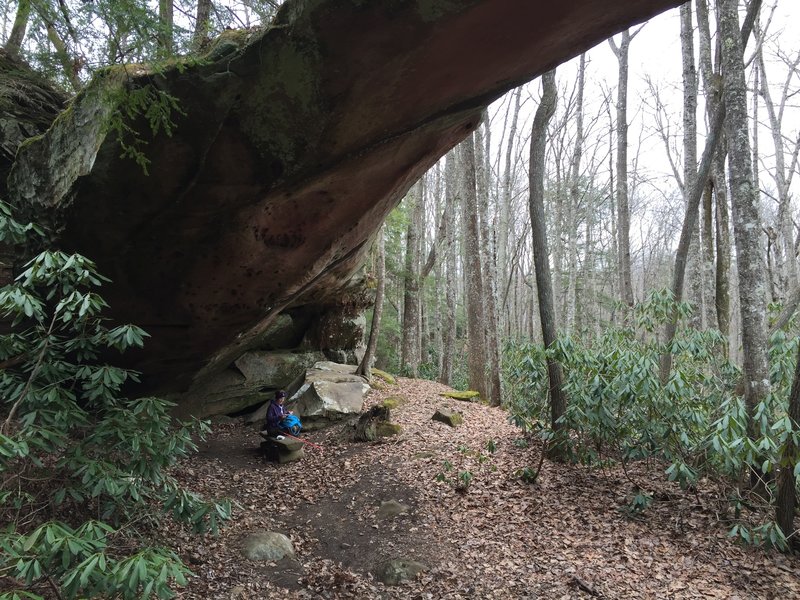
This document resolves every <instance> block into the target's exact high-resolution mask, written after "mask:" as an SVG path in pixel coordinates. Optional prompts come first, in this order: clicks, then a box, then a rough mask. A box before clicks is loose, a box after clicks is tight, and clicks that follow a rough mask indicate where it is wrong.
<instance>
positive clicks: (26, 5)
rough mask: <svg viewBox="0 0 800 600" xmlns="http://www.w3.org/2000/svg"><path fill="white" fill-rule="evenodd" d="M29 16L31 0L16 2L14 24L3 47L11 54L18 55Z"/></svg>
mask: <svg viewBox="0 0 800 600" xmlns="http://www.w3.org/2000/svg"><path fill="white" fill-rule="evenodd" d="M30 17H31V0H19V4H17V14H16V16H15V17H14V25H13V26H12V27H11V33H10V34H9V35H8V40H6V44H5V46H4V49H5V51H6V52H8V53H9V54H11V55H12V56H15V57H18V56H19V51H20V48H22V42H23V40H24V39H25V32H26V31H27V29H28V21H29V19H30Z"/></svg>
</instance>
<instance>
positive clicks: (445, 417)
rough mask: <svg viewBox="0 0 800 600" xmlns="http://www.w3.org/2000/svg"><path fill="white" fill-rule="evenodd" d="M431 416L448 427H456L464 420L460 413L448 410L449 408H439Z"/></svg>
mask: <svg viewBox="0 0 800 600" xmlns="http://www.w3.org/2000/svg"><path fill="white" fill-rule="evenodd" d="M431 418H432V420H434V421H439V422H441V423H444V424H445V425H450V427H458V426H459V425H461V424H462V423H463V422H464V417H462V416H461V413H458V412H456V411H453V410H450V409H449V408H440V409H439V410H437V411H436V412H435V413H434V414H433V417H431Z"/></svg>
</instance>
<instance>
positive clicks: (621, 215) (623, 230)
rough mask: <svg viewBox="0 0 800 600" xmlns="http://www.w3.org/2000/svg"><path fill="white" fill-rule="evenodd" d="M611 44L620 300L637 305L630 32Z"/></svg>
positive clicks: (630, 304)
mask: <svg viewBox="0 0 800 600" xmlns="http://www.w3.org/2000/svg"><path fill="white" fill-rule="evenodd" d="M608 41H609V44H610V45H611V49H612V50H613V51H614V54H615V55H616V57H617V62H618V65H619V78H618V82H617V194H616V195H617V236H618V240H617V248H618V251H619V259H618V260H619V289H620V294H621V296H620V299H621V300H622V302H624V303H625V304H626V305H627V306H628V307H632V306H633V282H632V280H631V239H630V230H631V211H630V205H629V203H628V50H629V48H630V44H631V35H630V32H629V31H628V30H627V29H626V30H625V31H623V32H622V39H621V40H620V44H619V46H617V45H616V43H615V42H614V38H609V40H608Z"/></svg>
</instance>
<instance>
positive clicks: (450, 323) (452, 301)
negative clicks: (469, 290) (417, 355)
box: [439, 150, 459, 385]
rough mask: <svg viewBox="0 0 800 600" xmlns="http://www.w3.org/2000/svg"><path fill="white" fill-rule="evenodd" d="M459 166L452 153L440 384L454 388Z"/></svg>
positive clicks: (448, 164)
mask: <svg viewBox="0 0 800 600" xmlns="http://www.w3.org/2000/svg"><path fill="white" fill-rule="evenodd" d="M457 169H458V167H457V164H456V151H455V150H451V151H450V152H449V153H448V155H447V159H446V161H445V167H444V173H445V194H446V196H445V212H446V213H447V215H448V218H447V219H445V223H446V227H447V233H446V238H447V247H446V250H445V252H446V255H445V256H446V259H445V260H446V265H445V311H444V328H443V331H442V346H443V348H442V370H441V373H440V374H439V381H440V382H441V383H444V384H445V385H450V384H451V383H452V380H453V353H454V351H455V345H456V245H455V243H454V238H455V235H454V234H455V231H454V229H455V227H456V223H457V222H458V219H457V218H456V215H457V214H458V212H459V206H458V198H459V194H458V192H457V186H458V174H457Z"/></svg>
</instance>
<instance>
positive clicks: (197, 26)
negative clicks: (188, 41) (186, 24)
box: [192, 0, 213, 52]
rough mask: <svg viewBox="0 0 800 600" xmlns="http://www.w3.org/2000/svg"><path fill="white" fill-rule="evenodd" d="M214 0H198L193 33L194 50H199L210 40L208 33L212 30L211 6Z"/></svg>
mask: <svg viewBox="0 0 800 600" xmlns="http://www.w3.org/2000/svg"><path fill="white" fill-rule="evenodd" d="M212 7H213V4H212V0H197V14H196V16H195V21H194V32H193V33H192V50H193V51H195V52H197V51H198V50H200V49H202V48H203V46H205V44H206V43H207V42H208V35H209V32H210V31H211V8H212Z"/></svg>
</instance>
